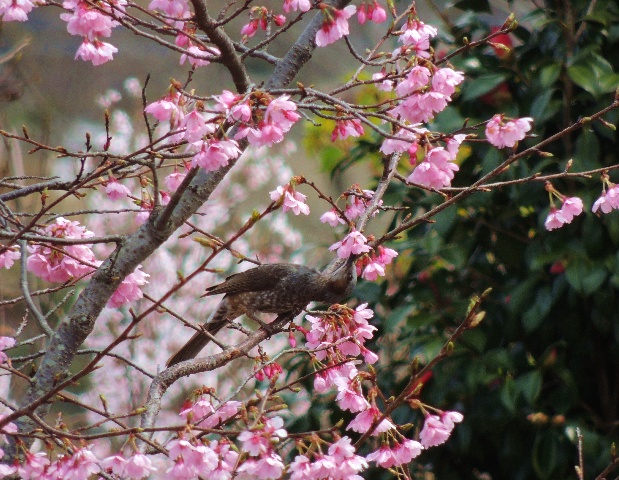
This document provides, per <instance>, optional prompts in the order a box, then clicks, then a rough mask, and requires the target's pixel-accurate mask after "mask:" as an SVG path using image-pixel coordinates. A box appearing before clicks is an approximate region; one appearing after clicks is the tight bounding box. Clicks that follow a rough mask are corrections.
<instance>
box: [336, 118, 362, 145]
mask: <svg viewBox="0 0 619 480" xmlns="http://www.w3.org/2000/svg"><path fill="white" fill-rule="evenodd" d="M363 133H364V130H363V125H361V120H359V119H357V118H355V119H352V120H338V121H337V122H336V125H335V128H334V129H333V131H332V132H331V141H332V142H334V141H335V140H337V139H338V138H341V139H342V140H343V139H345V138H348V137H360V136H361V135H363Z"/></svg>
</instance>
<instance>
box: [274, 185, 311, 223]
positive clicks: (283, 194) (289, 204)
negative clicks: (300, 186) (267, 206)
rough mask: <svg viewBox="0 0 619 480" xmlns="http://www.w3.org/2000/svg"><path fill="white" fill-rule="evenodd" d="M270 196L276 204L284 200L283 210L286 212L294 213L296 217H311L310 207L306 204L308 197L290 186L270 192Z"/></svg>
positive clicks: (280, 187)
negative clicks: (301, 215)
mask: <svg viewBox="0 0 619 480" xmlns="http://www.w3.org/2000/svg"><path fill="white" fill-rule="evenodd" d="M269 195H270V197H271V200H273V201H274V202H277V201H279V200H280V199H282V210H283V211H284V212H288V211H292V212H293V213H294V214H295V215H299V214H301V213H302V214H303V215H309V213H310V210H309V207H308V206H307V204H306V203H305V200H306V198H307V196H305V195H303V194H302V193H301V192H297V191H296V190H294V188H293V187H292V186H291V185H290V184H288V185H284V186H281V185H280V186H279V187H277V188H276V189H275V190H273V191H271V192H269Z"/></svg>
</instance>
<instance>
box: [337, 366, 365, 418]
mask: <svg viewBox="0 0 619 480" xmlns="http://www.w3.org/2000/svg"><path fill="white" fill-rule="evenodd" d="M334 383H335V385H336V386H337V390H338V394H337V397H336V399H335V400H336V401H337V403H338V405H339V407H340V408H341V409H342V410H350V411H351V412H353V413H354V412H362V411H364V410H367V409H368V408H370V403H369V402H368V401H367V400H366V399H365V397H364V396H363V392H362V391H361V384H360V383H359V380H358V379H357V376H356V375H355V376H353V377H350V378H349V377H343V376H342V377H337V378H336V379H335V381H334Z"/></svg>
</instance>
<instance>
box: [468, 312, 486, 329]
mask: <svg viewBox="0 0 619 480" xmlns="http://www.w3.org/2000/svg"><path fill="white" fill-rule="evenodd" d="M485 317H486V312H479V313H478V314H477V315H475V316H474V317H473V320H471V323H470V324H469V326H470V327H471V328H475V327H476V326H477V325H479V324H480V323H481V321H482V320H483V319H484V318H485Z"/></svg>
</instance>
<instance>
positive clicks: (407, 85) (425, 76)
mask: <svg viewBox="0 0 619 480" xmlns="http://www.w3.org/2000/svg"><path fill="white" fill-rule="evenodd" d="M430 76H431V73H430V70H428V69H427V68H426V67H422V66H421V65H415V66H414V67H413V68H411V70H410V72H408V74H407V75H406V77H405V78H404V80H402V81H401V82H400V83H398V86H397V87H396V88H395V91H396V93H397V94H398V95H399V96H401V97H404V96H406V95H410V94H411V93H413V92H415V91H417V90H419V89H420V88H422V87H425V86H426V85H427V84H428V82H429V81H430Z"/></svg>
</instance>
